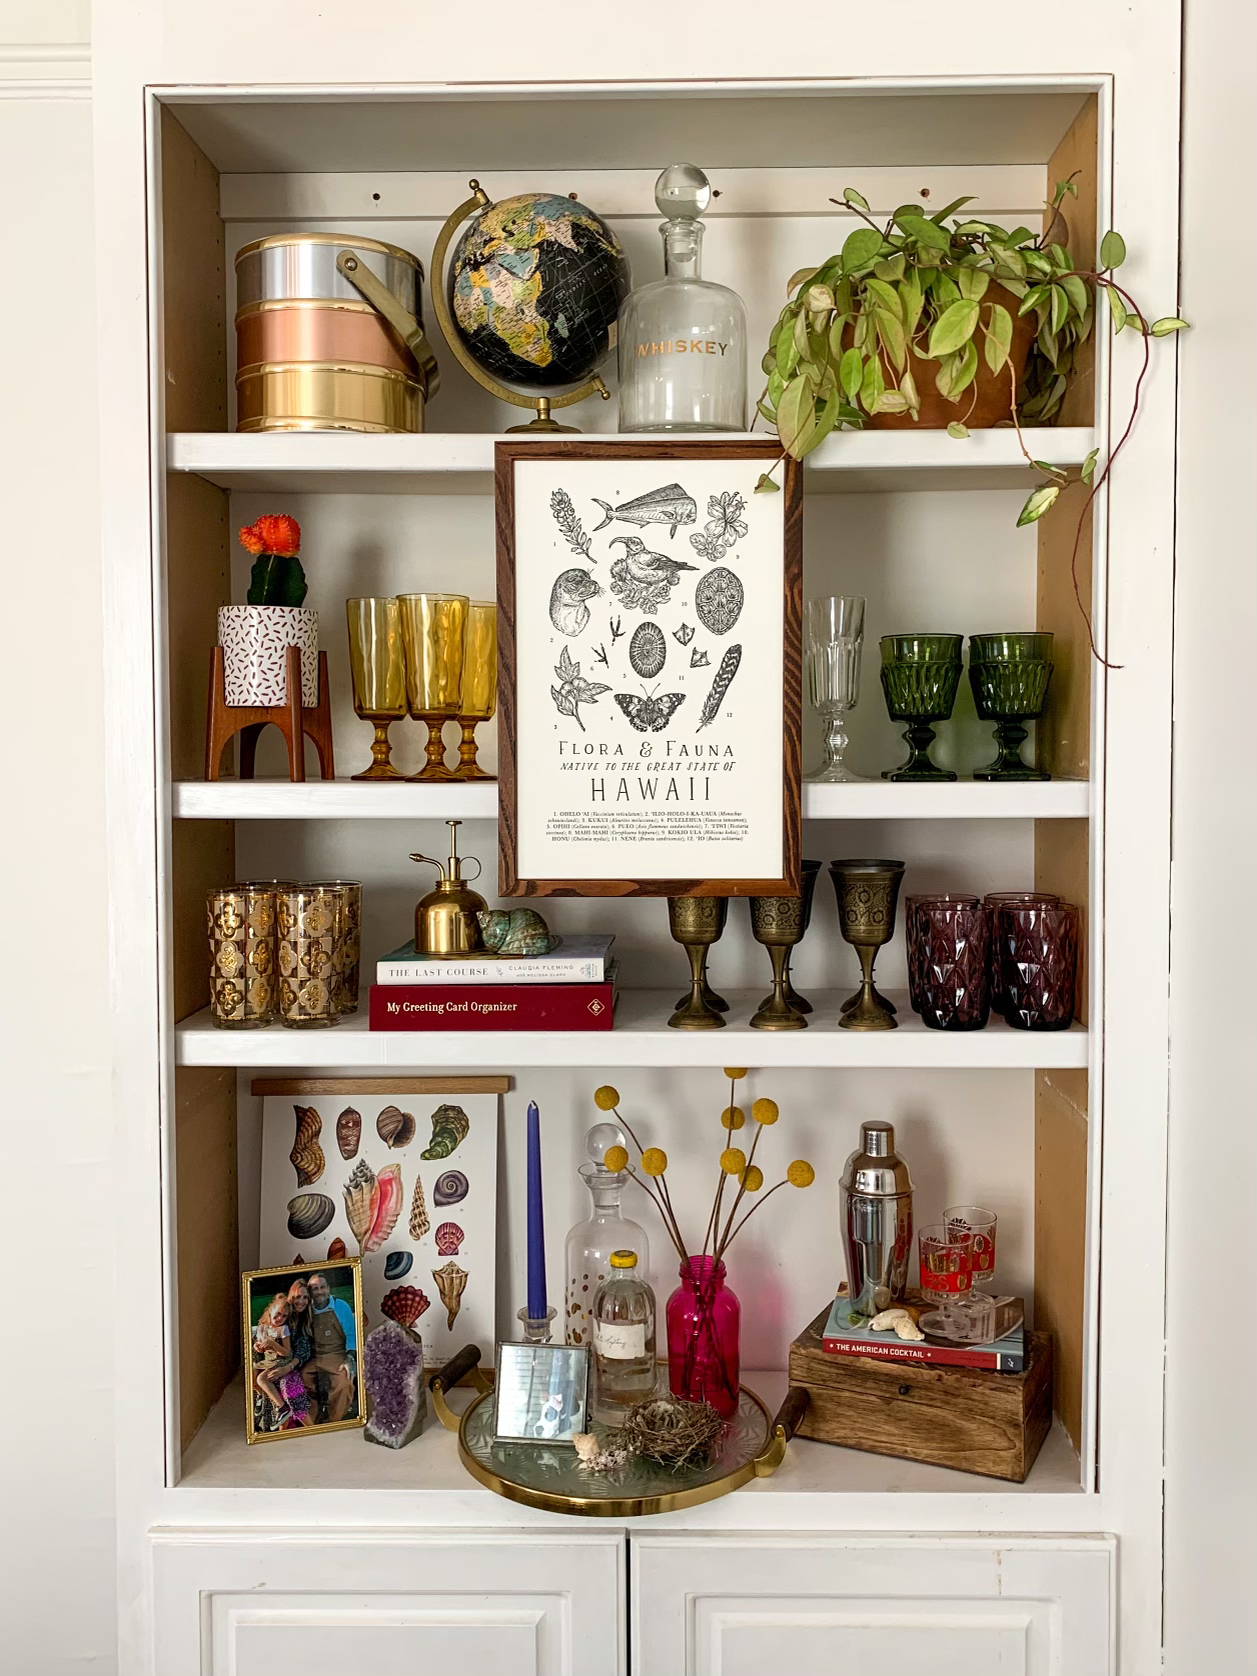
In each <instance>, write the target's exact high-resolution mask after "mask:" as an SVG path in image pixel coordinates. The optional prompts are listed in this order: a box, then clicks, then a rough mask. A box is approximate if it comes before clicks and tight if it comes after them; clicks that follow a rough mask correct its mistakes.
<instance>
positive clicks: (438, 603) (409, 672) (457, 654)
mask: <svg viewBox="0 0 1257 1676" xmlns="http://www.w3.org/2000/svg"><path fill="white" fill-rule="evenodd" d="M397 603H398V605H399V606H400V607H401V614H402V644H403V646H404V647H405V650H406V703H407V705H408V706H409V709H410V713H411V715H412V716H413V717H414V718H415V720H416V721H420V722H426V723H427V724H428V743H427V747H426V753H427V760H426V761H425V762H424V765H423V767H422V768H421V769H420V770H419V772H418V773H417V774H412V775H411V776H410V777H411V779H412V780H452V779H453V778H454V776H453V774H451V773H450V771H449V769H448V768H447V767H446V766H445V741H444V739H443V738H442V733H441V730H442V729H443V727H444V726H445V723H446V722H447V721H449V720H450V719H451V718H452V717H455V716H457V715H458V713H459V709H460V708H461V704H462V689H463V642H464V639H465V638H466V633H467V610H468V607H469V605H470V604H471V601H470V600H469V599H468V598H467V596H466V595H465V594H401V595H399V596H398V600H397Z"/></svg>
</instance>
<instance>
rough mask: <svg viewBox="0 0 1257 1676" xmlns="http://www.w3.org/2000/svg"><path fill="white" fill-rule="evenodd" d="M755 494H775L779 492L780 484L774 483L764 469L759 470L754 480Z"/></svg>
mask: <svg viewBox="0 0 1257 1676" xmlns="http://www.w3.org/2000/svg"><path fill="white" fill-rule="evenodd" d="M754 492H755V493H756V494H757V495H777V494H780V493H781V484H780V483H775V482H774V481H773V479H772V478H771V477H770V476H769V475H768V473H767V472H766V471H761V472H760V474H759V477H758V478H757V479H756V482H755V491H754Z"/></svg>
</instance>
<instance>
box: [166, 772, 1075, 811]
mask: <svg viewBox="0 0 1257 1676" xmlns="http://www.w3.org/2000/svg"><path fill="white" fill-rule="evenodd" d="M1090 799H1091V785H1090V782H1089V781H1087V780H1043V781H1032V780H1027V781H1012V782H1007V783H1003V784H1000V783H992V784H989V785H988V784H985V783H983V782H981V781H977V780H957V781H955V782H954V783H950V784H940V785H917V784H902V785H894V784H892V783H891V782H890V781H888V780H869V781H866V782H864V783H863V784H861V785H852V786H814V785H806V784H805V785H804V787H803V818H804V819H805V820H809V821H842V820H851V821H865V820H883V821H884V820H913V821H929V820H936V821H937V820H965V821H972V820H1073V819H1082V820H1085V819H1086V817H1087V815H1088V813H1089V812H1090ZM172 806H173V807H172V813H173V814H174V815H175V816H176V817H178V818H179V819H182V820H235V821H248V820H268V821H286V820H407V821H414V820H448V819H454V820H486V821H491V820H496V819H497V814H498V788H497V783H496V781H489V782H483V781H482V782H480V783H479V784H474V785H459V784H450V785H437V786H433V785H421V784H416V783H413V782H411V781H391V782H389V783H387V784H384V785H381V784H380V783H379V782H378V781H375V782H372V781H360V780H306V781H304V782H303V783H302V784H300V785H293V784H292V783H291V782H290V781H288V780H216V781H214V782H213V783H210V782H208V781H202V780H181V781H179V782H178V783H177V784H176V785H175V786H174V787H173V790H172Z"/></svg>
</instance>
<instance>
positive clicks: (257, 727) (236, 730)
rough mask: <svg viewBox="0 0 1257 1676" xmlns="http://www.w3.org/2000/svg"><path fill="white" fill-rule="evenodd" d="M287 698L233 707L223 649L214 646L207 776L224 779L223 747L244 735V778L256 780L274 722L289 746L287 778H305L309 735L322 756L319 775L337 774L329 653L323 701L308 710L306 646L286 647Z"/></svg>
mask: <svg viewBox="0 0 1257 1676" xmlns="http://www.w3.org/2000/svg"><path fill="white" fill-rule="evenodd" d="M287 671H288V702H287V704H275V705H263V704H257V705H238V706H228V703H227V688H226V681H225V668H224V664H223V649H222V647H221V646H215V648H214V651H213V654H212V656H211V659H210V685H209V710H208V719H207V724H206V745H205V778H206V779H207V780H217V779H219V778H220V770H221V768H222V760H223V751H224V750H225V749H226V747H227V746H228V745H229V744H230V743H231V741H232V740H233V739H234V738H235V736H236V735H237V734H239V735H240V778H241V779H242V780H251V779H253V771H254V766H255V763H256V760H257V748H258V736H259V735H260V734H261V732H262V729H263V728H264V727H266V726H268V724H271V723H273V724H274V725H275V726H276V727H277V728H278V729H279V731H280V732H281V733H282V734H283V736H284V740H285V743H286V744H287V746H288V778H289V779H290V780H304V779H305V777H306V765H305V741H306V738H307V737H309V738H310V739H312V740H313V741H314V748H315V750H316V751H317V752H318V757H319V776H320V778H321V779H324V780H334V779H335V778H336V763H335V760H334V758H333V755H332V710H331V702H330V699H329V696H328V681H327V653H326V652H320V653H319V698H318V703H317V704H314V705H312V706H311V707H310V708H309V709H306V708H305V706H304V705H303V704H302V702H301V648H300V647H299V646H290V647H289V648H288V651H287Z"/></svg>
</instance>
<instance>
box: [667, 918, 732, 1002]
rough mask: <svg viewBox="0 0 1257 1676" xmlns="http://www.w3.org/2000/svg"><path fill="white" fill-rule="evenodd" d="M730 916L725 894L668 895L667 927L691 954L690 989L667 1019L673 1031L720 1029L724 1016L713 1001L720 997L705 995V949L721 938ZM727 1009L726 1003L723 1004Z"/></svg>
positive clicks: (709, 992) (707, 991)
mask: <svg viewBox="0 0 1257 1676" xmlns="http://www.w3.org/2000/svg"><path fill="white" fill-rule="evenodd" d="M728 917H729V898H728V897H727V896H670V897H669V898H668V929H669V931H670V932H671V933H672V937H673V941H674V942H677V943H680V944H681V945H682V947H683V948H684V950H685V952H686V954H687V955H689V957H690V992H689V994H688V995H686V996H685V997H683V999H682V1000H681V1001H680V1002H678V1004H677V1009H676V1011H675V1012H674V1013H673V1015H672V1017H671V1018H670V1019H669V1020H668V1024H669V1026H670V1027H671V1028H672V1029H673V1030H723V1028H724V1022H725V1021H724V1019H723V1018H721V1016H720V1010H719V1009H718V1008H717V1006H716V1005H715V1003H716V1002H717V1001H719V1000H720V997H719V996H712V999H711V1000H710V1001H709V1000H708V999H707V997H708V996H709V995H711V991H710V989H709V988H708V985H707V951H708V949H709V948H710V947H711V945H712V944H713V943H715V942H718V941H719V940H720V935H721V933H722V932H723V930H724V928H725V921H726V920H727V919H728ZM724 1008H725V1010H726V1011H727V1010H728V1002H725V1003H724Z"/></svg>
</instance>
